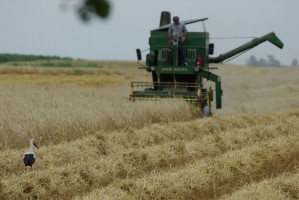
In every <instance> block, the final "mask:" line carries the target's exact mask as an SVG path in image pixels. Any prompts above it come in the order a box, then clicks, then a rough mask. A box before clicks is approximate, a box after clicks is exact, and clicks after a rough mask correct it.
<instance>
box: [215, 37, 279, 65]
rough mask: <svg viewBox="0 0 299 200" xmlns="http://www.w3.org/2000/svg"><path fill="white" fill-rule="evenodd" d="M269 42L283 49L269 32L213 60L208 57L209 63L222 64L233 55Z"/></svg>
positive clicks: (277, 39)
mask: <svg viewBox="0 0 299 200" xmlns="http://www.w3.org/2000/svg"><path fill="white" fill-rule="evenodd" d="M266 41H268V42H270V43H272V44H273V45H275V46H277V47H278V48H280V49H282V48H283V43H282V42H281V40H280V39H279V38H278V37H277V36H276V35H275V33H274V32H271V33H268V34H266V35H264V36H262V37H259V38H255V39H253V40H251V41H249V42H247V43H245V44H243V45H241V46H239V47H237V48H235V49H233V50H231V51H228V52H226V53H224V54H221V55H219V56H218V57H215V58H213V57H212V58H210V57H209V63H221V62H223V61H224V60H226V59H228V58H231V57H233V56H235V55H238V54H239V53H242V52H244V51H247V50H249V49H251V48H254V47H256V46H257V45H259V44H261V43H263V42H266Z"/></svg>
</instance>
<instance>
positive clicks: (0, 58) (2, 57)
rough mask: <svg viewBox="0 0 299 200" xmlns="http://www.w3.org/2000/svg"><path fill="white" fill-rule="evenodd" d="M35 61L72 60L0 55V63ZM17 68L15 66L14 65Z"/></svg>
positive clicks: (40, 56) (53, 57)
mask: <svg viewBox="0 0 299 200" xmlns="http://www.w3.org/2000/svg"><path fill="white" fill-rule="evenodd" d="M36 60H72V58H66V57H64V58H62V57H58V56H42V55H24V54H0V63H5V62H11V61H36ZM15 66H17V64H16V65H15Z"/></svg>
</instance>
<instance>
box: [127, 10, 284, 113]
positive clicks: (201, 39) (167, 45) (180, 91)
mask: <svg viewBox="0 0 299 200" xmlns="http://www.w3.org/2000/svg"><path fill="white" fill-rule="evenodd" d="M207 19H208V18H202V19H193V20H185V21H181V23H184V24H185V25H188V24H192V23H195V22H201V23H202V24H203V29H204V30H203V32H188V33H187V36H186V38H185V41H184V51H185V61H186V62H185V63H184V65H182V66H179V65H178V56H179V54H178V51H179V49H178V48H179V45H178V43H177V42H170V41H169V39H168V29H169V26H170V24H171V14H170V12H167V11H163V12H162V13H161V18H160V27H159V28H157V29H154V30H152V31H151V32H150V38H149V45H150V48H149V53H148V54H147V55H146V62H145V63H146V65H145V66H143V65H142V64H140V65H141V66H142V67H140V68H141V69H145V70H146V71H148V72H150V73H151V74H152V82H131V94H130V100H133V101H134V100H149V99H160V98H180V99H181V98H183V99H185V100H186V101H188V102H190V103H194V104H195V105H197V106H198V107H199V108H200V109H201V110H202V113H203V115H204V116H210V115H211V114H212V111H211V101H213V100H214V92H215V101H216V109H221V107H222V101H221V96H222V94H223V92H222V89H221V79H220V77H219V76H218V75H216V74H214V73H212V72H210V70H211V69H215V68H212V67H209V64H210V63H222V62H223V61H224V60H226V59H228V58H231V57H233V56H236V55H238V54H240V53H242V52H244V51H247V50H249V49H251V48H253V47H255V46H257V45H259V44H261V43H263V42H266V41H269V42H271V43H272V44H273V45H275V46H277V47H278V48H281V49H282V48H283V43H282V42H281V41H280V39H279V38H278V37H277V36H276V35H275V33H274V32H271V33H268V34H266V35H264V36H262V37H259V38H255V39H253V40H251V41H249V42H247V43H245V44H243V45H241V46H240V47H237V48H235V49H233V50H231V51H228V52H226V53H224V54H221V55H219V56H218V57H210V56H209V55H212V54H213V52H214V44H210V43H209V33H208V32H206V30H205V24H204V23H205V21H206V20H207ZM136 52H137V58H138V63H139V61H140V60H142V56H141V50H140V49H137V50H136ZM203 79H206V80H207V81H212V82H214V83H215V88H214V89H212V88H211V87H210V88H205V87H204V85H203Z"/></svg>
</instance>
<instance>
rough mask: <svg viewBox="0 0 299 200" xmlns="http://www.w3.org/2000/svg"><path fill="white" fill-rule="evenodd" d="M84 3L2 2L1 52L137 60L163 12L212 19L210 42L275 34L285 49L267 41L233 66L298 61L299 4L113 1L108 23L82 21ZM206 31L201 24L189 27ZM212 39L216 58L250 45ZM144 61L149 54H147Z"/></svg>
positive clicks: (288, 0)
mask: <svg viewBox="0 0 299 200" xmlns="http://www.w3.org/2000/svg"><path fill="white" fill-rule="evenodd" d="M79 2H80V0H0V27H1V31H0V53H19V54H36V55H57V56H63V57H72V58H83V59H92V60H133V61H134V60H136V54H135V49H136V48H140V49H142V50H143V49H147V48H149V46H148V37H149V34H150V30H151V29H155V28H157V27H158V26H159V22H160V13H161V11H164V10H167V11H170V12H171V13H172V16H173V15H178V16H180V19H181V20H187V19H196V18H205V17H207V18H209V19H208V21H206V29H207V31H208V32H210V37H211V38H219V37H259V36H262V35H264V34H267V33H269V32H272V31H274V32H275V33H276V35H277V36H278V37H279V38H280V39H281V40H282V41H283V43H284V45H285V46H284V48H283V49H282V50H281V49H279V48H277V47H276V46H273V45H272V44H270V43H268V42H266V43H263V44H260V45H259V46H258V47H256V48H254V49H252V50H250V51H248V52H246V53H245V54H242V55H241V56H239V57H238V58H236V59H234V60H231V61H230V63H235V64H245V63H246V60H247V59H248V58H249V57H250V56H251V55H255V56H256V57H257V58H267V55H274V56H275V58H276V59H277V60H280V61H281V64H282V65H290V64H291V62H292V60H293V59H298V60H299V39H298V37H299V1H298V0H226V1H220V0H206V1H201V0H186V1H185V0H184V1H183V0H151V1H149V0H110V2H111V4H112V10H111V14H110V17H109V18H108V19H107V20H102V19H96V20H93V21H91V23H87V24H86V23H85V24H84V23H83V22H82V21H81V20H80V19H79V17H78V16H77V14H76V12H75V6H76V5H77V4H78V3H79ZM187 28H188V30H190V31H202V26H201V24H200V23H198V24H195V25H192V26H190V27H188V26H187ZM249 40H250V39H249V38H246V39H213V40H211V42H213V43H215V54H214V55H215V56H217V55H219V54H220V53H225V52H226V51H229V50H231V49H233V48H235V47H238V46H239V45H241V44H243V43H245V42H247V41H249ZM144 57H145V56H144Z"/></svg>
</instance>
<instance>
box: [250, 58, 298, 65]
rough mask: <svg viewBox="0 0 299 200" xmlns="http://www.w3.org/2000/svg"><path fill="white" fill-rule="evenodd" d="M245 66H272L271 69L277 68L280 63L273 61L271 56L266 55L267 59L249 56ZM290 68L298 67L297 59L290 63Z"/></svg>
mask: <svg viewBox="0 0 299 200" xmlns="http://www.w3.org/2000/svg"><path fill="white" fill-rule="evenodd" d="M246 65H247V66H272V67H279V66H281V64H280V61H279V60H277V59H275V57H274V56H273V55H268V56H267V59H265V58H260V59H258V58H256V57H255V56H253V55H251V56H250V57H249V59H248V60H247V61H246ZM291 66H299V64H298V59H293V60H292V62H291Z"/></svg>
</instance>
